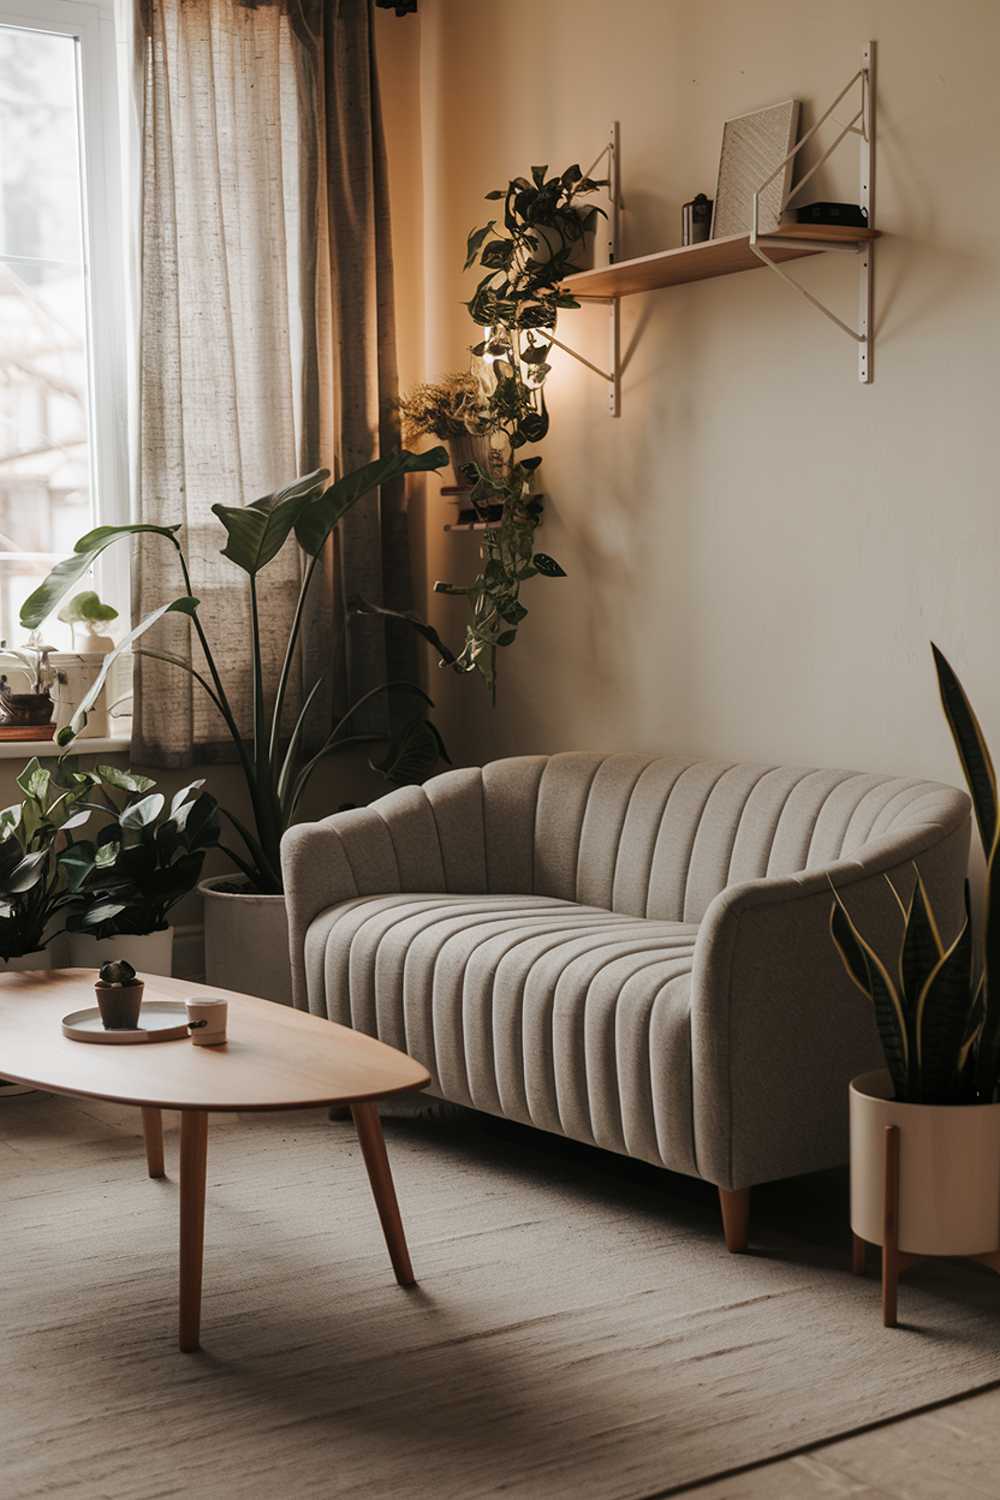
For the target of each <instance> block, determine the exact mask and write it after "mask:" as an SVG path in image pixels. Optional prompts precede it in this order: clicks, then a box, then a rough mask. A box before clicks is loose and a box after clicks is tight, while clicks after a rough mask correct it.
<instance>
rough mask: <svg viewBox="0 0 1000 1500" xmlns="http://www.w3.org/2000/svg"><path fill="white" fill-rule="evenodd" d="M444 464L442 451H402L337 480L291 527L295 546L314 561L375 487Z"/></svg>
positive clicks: (438, 467)
mask: <svg viewBox="0 0 1000 1500" xmlns="http://www.w3.org/2000/svg"><path fill="white" fill-rule="evenodd" d="M447 462H448V452H447V449H445V448H430V449H428V451H427V452H426V453H411V452H410V451H409V450H408V449H406V448H403V449H402V450H401V451H400V452H399V453H390V454H389V455H388V457H386V458H376V459H375V460H374V461H373V462H372V463H370V464H364V465H363V467H362V468H360V469H355V470H354V472H353V473H351V474H345V475H344V477H343V479H338V480H337V482H336V484H332V485H331V486H330V488H329V489H328V490H326V491H325V492H324V493H323V494H322V495H320V496H319V497H318V498H317V499H314V500H311V501H309V503H308V504H307V505H306V506H305V508H304V509H303V511H302V514H301V516H300V517H299V520H298V522H297V523H296V526H295V535H296V537H297V538H298V542H299V546H300V547H301V548H302V550H303V551H304V552H308V554H309V556H310V557H318V556H319V554H320V552H322V550H323V546H324V544H325V542H326V539H327V537H328V536H329V535H330V533H331V531H332V530H333V528H334V527H335V526H336V524H337V522H338V521H339V520H340V519H341V518H342V517H343V516H345V515H346V514H347V512H348V511H349V510H351V509H352V508H353V506H355V505H356V504H357V503H358V501H359V500H361V499H363V498H364V496H365V495H367V494H368V493H369V492H370V491H371V490H373V489H376V488H377V487H378V486H379V485H382V484H390V483H391V482H392V480H394V479H399V478H400V476H401V475H403V474H423V473H426V472H427V471H428V470H430V469H441V468H443V467H444V465H445V464H446V463H447Z"/></svg>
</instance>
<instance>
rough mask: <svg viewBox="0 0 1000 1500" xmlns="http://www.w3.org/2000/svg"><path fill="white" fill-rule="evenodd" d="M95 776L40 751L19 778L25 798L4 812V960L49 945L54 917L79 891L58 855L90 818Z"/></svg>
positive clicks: (0, 942)
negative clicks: (50, 764)
mask: <svg viewBox="0 0 1000 1500" xmlns="http://www.w3.org/2000/svg"><path fill="white" fill-rule="evenodd" d="M92 784H93V778H92V777H91V776H89V775H87V774H86V773H75V772H73V771H71V770H69V769H68V768H65V767H62V766H60V767H59V768H58V770H57V771H50V770H49V769H48V768H47V767H45V766H43V765H42V763H41V761H40V760H38V758H37V757H34V758H33V759H31V760H29V761H28V763H27V765H26V766H25V767H24V769H23V771H22V772H21V773H20V775H19V776H18V778H17V785H18V787H19V789H20V790H21V792H22V793H23V797H22V800H21V801H20V802H15V803H13V804H12V805H11V806H10V807H5V808H4V809H3V811H2V812H0V959H2V960H3V961H4V962H5V963H6V962H8V961H9V960H10V959H12V958H21V957H23V956H24V955H25V954H26V953H34V952H36V951H37V950H38V949H41V948H43V947H44V946H45V943H46V941H47V940H48V938H49V937H51V935H52V929H53V923H54V921H55V920H56V919H57V918H59V916H60V915H61V914H62V912H63V911H64V910H65V909H66V908H68V907H70V906H72V905H73V904H74V901H75V896H74V893H73V892H72V890H71V889H70V888H69V885H68V883H67V881H66V879H65V877H64V874H63V871H62V868H61V865H60V860H59V855H60V852H61V851H62V850H63V849H65V848H69V847H71V845H72V830H74V829H76V828H81V827H82V826H83V825H84V824H85V823H88V822H89V821H90V817H91V811H90V809H88V808H87V807H85V806H83V805H82V804H83V803H84V801H85V799H86V797H87V795H88V793H89V791H90V788H91V785H92Z"/></svg>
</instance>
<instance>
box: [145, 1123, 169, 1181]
mask: <svg viewBox="0 0 1000 1500" xmlns="http://www.w3.org/2000/svg"><path fill="white" fill-rule="evenodd" d="M142 1134H143V1138H144V1139H145V1142H146V1166H147V1167H148V1168H149V1175H150V1177H164V1176H165V1175H166V1173H165V1172H164V1169H163V1111H162V1109H145V1108H144V1109H143V1111H142Z"/></svg>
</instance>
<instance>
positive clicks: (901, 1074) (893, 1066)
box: [830, 887, 910, 1100]
mask: <svg viewBox="0 0 1000 1500" xmlns="http://www.w3.org/2000/svg"><path fill="white" fill-rule="evenodd" d="M831 888H832V889H833V899H834V902H835V910H834V912H832V913H831V921H830V930H831V933H832V935H833V940H834V943H835V944H836V946H837V950H838V952H839V953H840V956H841V959H842V960H843V962H844V966H845V968H846V969H847V972H848V974H849V975H850V977H851V979H852V980H853V982H854V983H855V984H856V985H857V986H858V988H859V989H860V990H862V992H863V993H865V994H870V995H871V999H872V1004H873V1007H874V1010H875V1024H876V1025H877V1027H878V1033H879V1039H880V1041H881V1043H882V1051H883V1053H884V1055H885V1061H886V1066H887V1067H888V1069H889V1072H890V1074H891V1075H892V1081H893V1085H894V1087H895V1090H896V1097H897V1099H900V1100H905V1099H907V1098H908V1096H909V1093H910V1044H909V1038H908V1036H907V1031H906V1017H905V1015H904V1013H903V1005H902V1001H901V999H900V996H899V994H898V992H897V989H896V986H895V984H894V983H893V981H892V978H891V976H890V975H889V972H888V970H887V969H886V967H885V965H884V964H883V962H882V960H881V959H880V958H879V956H878V954H877V953H876V952H875V950H874V948H872V946H871V945H870V943H867V942H866V941H865V939H864V938H863V937H862V936H861V933H860V932H859V931H858V929H857V927H856V925H855V923H854V921H853V919H852V917H851V914H850V912H849V911H848V910H847V907H846V906H845V905H844V903H843V901H842V900H841V898H840V896H839V894H838V892H837V890H836V889H835V888H833V887H831ZM862 960H863V963H864V971H865V975H866V980H867V983H864V982H862V980H861V979H860V977H859V973H860V967H859V966H860V964H861V961H862Z"/></svg>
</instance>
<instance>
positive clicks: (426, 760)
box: [368, 710, 451, 786]
mask: <svg viewBox="0 0 1000 1500" xmlns="http://www.w3.org/2000/svg"><path fill="white" fill-rule="evenodd" d="M442 760H443V761H446V762H447V763H448V765H451V756H450V755H449V754H448V751H447V750H446V749H445V744H444V740H443V739H442V738H441V736H440V734H439V733H438V730H437V728H436V726H435V725H434V724H432V723H431V721H430V720H429V719H428V718H426V717H425V716H424V712H423V710H421V711H420V713H418V714H415V715H414V716H413V717H412V718H411V719H409V720H408V721H407V723H405V724H403V726H402V727H401V728H400V729H399V730H398V731H397V733H396V734H394V735H393V736H392V738H391V739H390V741H389V743H388V745H387V746H386V749H385V752H384V754H383V755H382V756H381V757H380V758H379V759H376V758H375V757H374V756H372V757H371V758H370V759H369V762H368V764H369V765H370V766H371V768H372V770H373V771H378V772H379V773H380V774H381V775H382V776H384V777H385V779H386V781H391V782H392V783H393V785H394V786H415V785H419V784H420V782H422V781H426V780H427V778H428V776H429V775H430V774H431V772H432V771H433V770H434V769H435V768H436V767H437V765H438V762H439V761H442Z"/></svg>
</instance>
